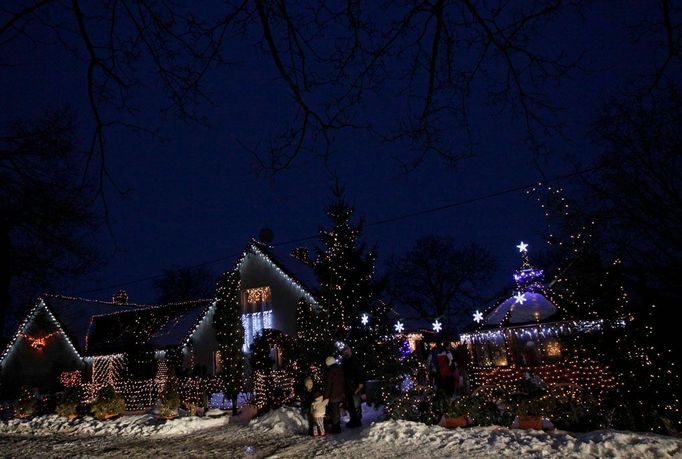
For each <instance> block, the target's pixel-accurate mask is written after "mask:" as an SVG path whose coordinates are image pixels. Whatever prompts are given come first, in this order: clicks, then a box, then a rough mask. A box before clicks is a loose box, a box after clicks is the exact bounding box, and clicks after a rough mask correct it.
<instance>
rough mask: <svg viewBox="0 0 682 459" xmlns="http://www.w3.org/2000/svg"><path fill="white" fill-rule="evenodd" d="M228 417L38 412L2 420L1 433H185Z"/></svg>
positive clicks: (224, 422) (223, 421) (133, 434)
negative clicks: (78, 416) (65, 415)
mask: <svg viewBox="0 0 682 459" xmlns="http://www.w3.org/2000/svg"><path fill="white" fill-rule="evenodd" d="M229 419H230V418H229V417H227V416H223V417H220V418H208V417H206V418H199V417H183V418H178V419H174V420H172V421H163V420H157V419H156V418H155V417H154V416H153V415H151V414H144V415H138V416H122V417H119V418H117V419H112V420H109V421H99V420H97V419H95V418H93V417H90V416H86V417H84V418H81V419H74V420H73V421H69V420H67V419H66V418H63V417H61V416H57V415H49V416H38V417H35V418H32V419H30V420H27V421H20V420H18V419H12V420H10V421H3V422H0V434H23V435H35V436H45V435H53V434H55V433H59V434H67V435H129V436H138V437H139V436H150V435H184V434H188V433H192V432H194V431H197V430H204V429H208V428H212V427H221V426H224V425H225V424H227V423H228V422H229Z"/></svg>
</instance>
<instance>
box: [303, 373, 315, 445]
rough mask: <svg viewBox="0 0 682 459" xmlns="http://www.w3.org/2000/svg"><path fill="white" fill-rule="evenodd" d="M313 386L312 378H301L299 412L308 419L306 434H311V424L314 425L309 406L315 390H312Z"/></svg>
mask: <svg viewBox="0 0 682 459" xmlns="http://www.w3.org/2000/svg"><path fill="white" fill-rule="evenodd" d="M313 387H314V383H313V378H311V377H309V376H308V377H307V378H305V379H304V380H303V393H302V394H301V414H302V415H303V416H305V417H306V419H308V435H312V434H313V426H314V425H315V421H314V420H313V413H312V411H311V410H312V409H311V406H312V404H313V400H314V398H315V392H316V391H314V390H313Z"/></svg>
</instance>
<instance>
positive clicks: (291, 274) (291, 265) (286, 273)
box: [236, 241, 319, 307]
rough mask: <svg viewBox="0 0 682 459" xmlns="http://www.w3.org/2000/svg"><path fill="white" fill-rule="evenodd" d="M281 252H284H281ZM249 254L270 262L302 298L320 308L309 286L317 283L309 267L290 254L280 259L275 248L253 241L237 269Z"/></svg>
mask: <svg viewBox="0 0 682 459" xmlns="http://www.w3.org/2000/svg"><path fill="white" fill-rule="evenodd" d="M279 251H280V252H282V251H281V250H279ZM248 253H253V254H254V255H256V256H259V257H261V258H262V259H263V260H265V261H266V262H268V263H269V264H270V265H271V266H272V268H273V269H274V271H275V272H276V273H277V274H278V275H280V276H282V277H284V278H285V279H286V280H287V281H289V282H290V283H291V284H293V285H294V287H295V288H296V289H298V290H299V292H300V293H301V296H303V297H304V298H305V299H306V300H307V301H308V302H310V303H311V304H313V305H314V306H317V307H319V303H318V301H317V299H316V298H315V295H314V294H313V290H312V288H311V285H309V284H310V283H312V282H316V281H315V278H314V273H313V271H312V269H311V268H310V267H309V266H307V265H305V264H304V263H302V262H301V261H299V260H297V259H295V258H294V257H293V256H291V255H290V254H287V255H283V256H282V255H281V254H280V256H281V257H282V258H281V259H280V258H279V257H277V256H276V255H275V254H274V251H273V248H271V247H267V246H265V245H264V244H262V243H260V242H257V241H251V242H250V243H249V245H247V246H246V250H245V251H244V254H243V255H242V257H241V258H240V259H239V261H237V266H236V267H237V269H239V267H240V266H241V265H242V263H243V262H244V259H245V257H246V255H247V254H248ZM282 259H284V260H286V263H283V262H282ZM301 278H305V279H306V280H307V283H304V282H303V281H302V279H301ZM313 285H314V284H313Z"/></svg>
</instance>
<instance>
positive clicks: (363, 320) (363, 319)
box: [360, 314, 369, 325]
mask: <svg viewBox="0 0 682 459" xmlns="http://www.w3.org/2000/svg"><path fill="white" fill-rule="evenodd" d="M360 322H361V323H362V325H367V324H368V323H369V316H368V315H367V314H363V315H362V317H360Z"/></svg>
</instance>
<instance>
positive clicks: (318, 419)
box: [311, 392, 329, 437]
mask: <svg viewBox="0 0 682 459" xmlns="http://www.w3.org/2000/svg"><path fill="white" fill-rule="evenodd" d="M327 403H329V399H328V398H326V399H323V398H322V394H321V393H319V392H315V401H313V404H312V406H311V409H312V414H313V419H314V420H315V425H314V427H313V437H317V436H318V435H319V436H321V437H324V436H325V435H327V433H326V432H325V431H324V413H325V412H326V410H327Z"/></svg>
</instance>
